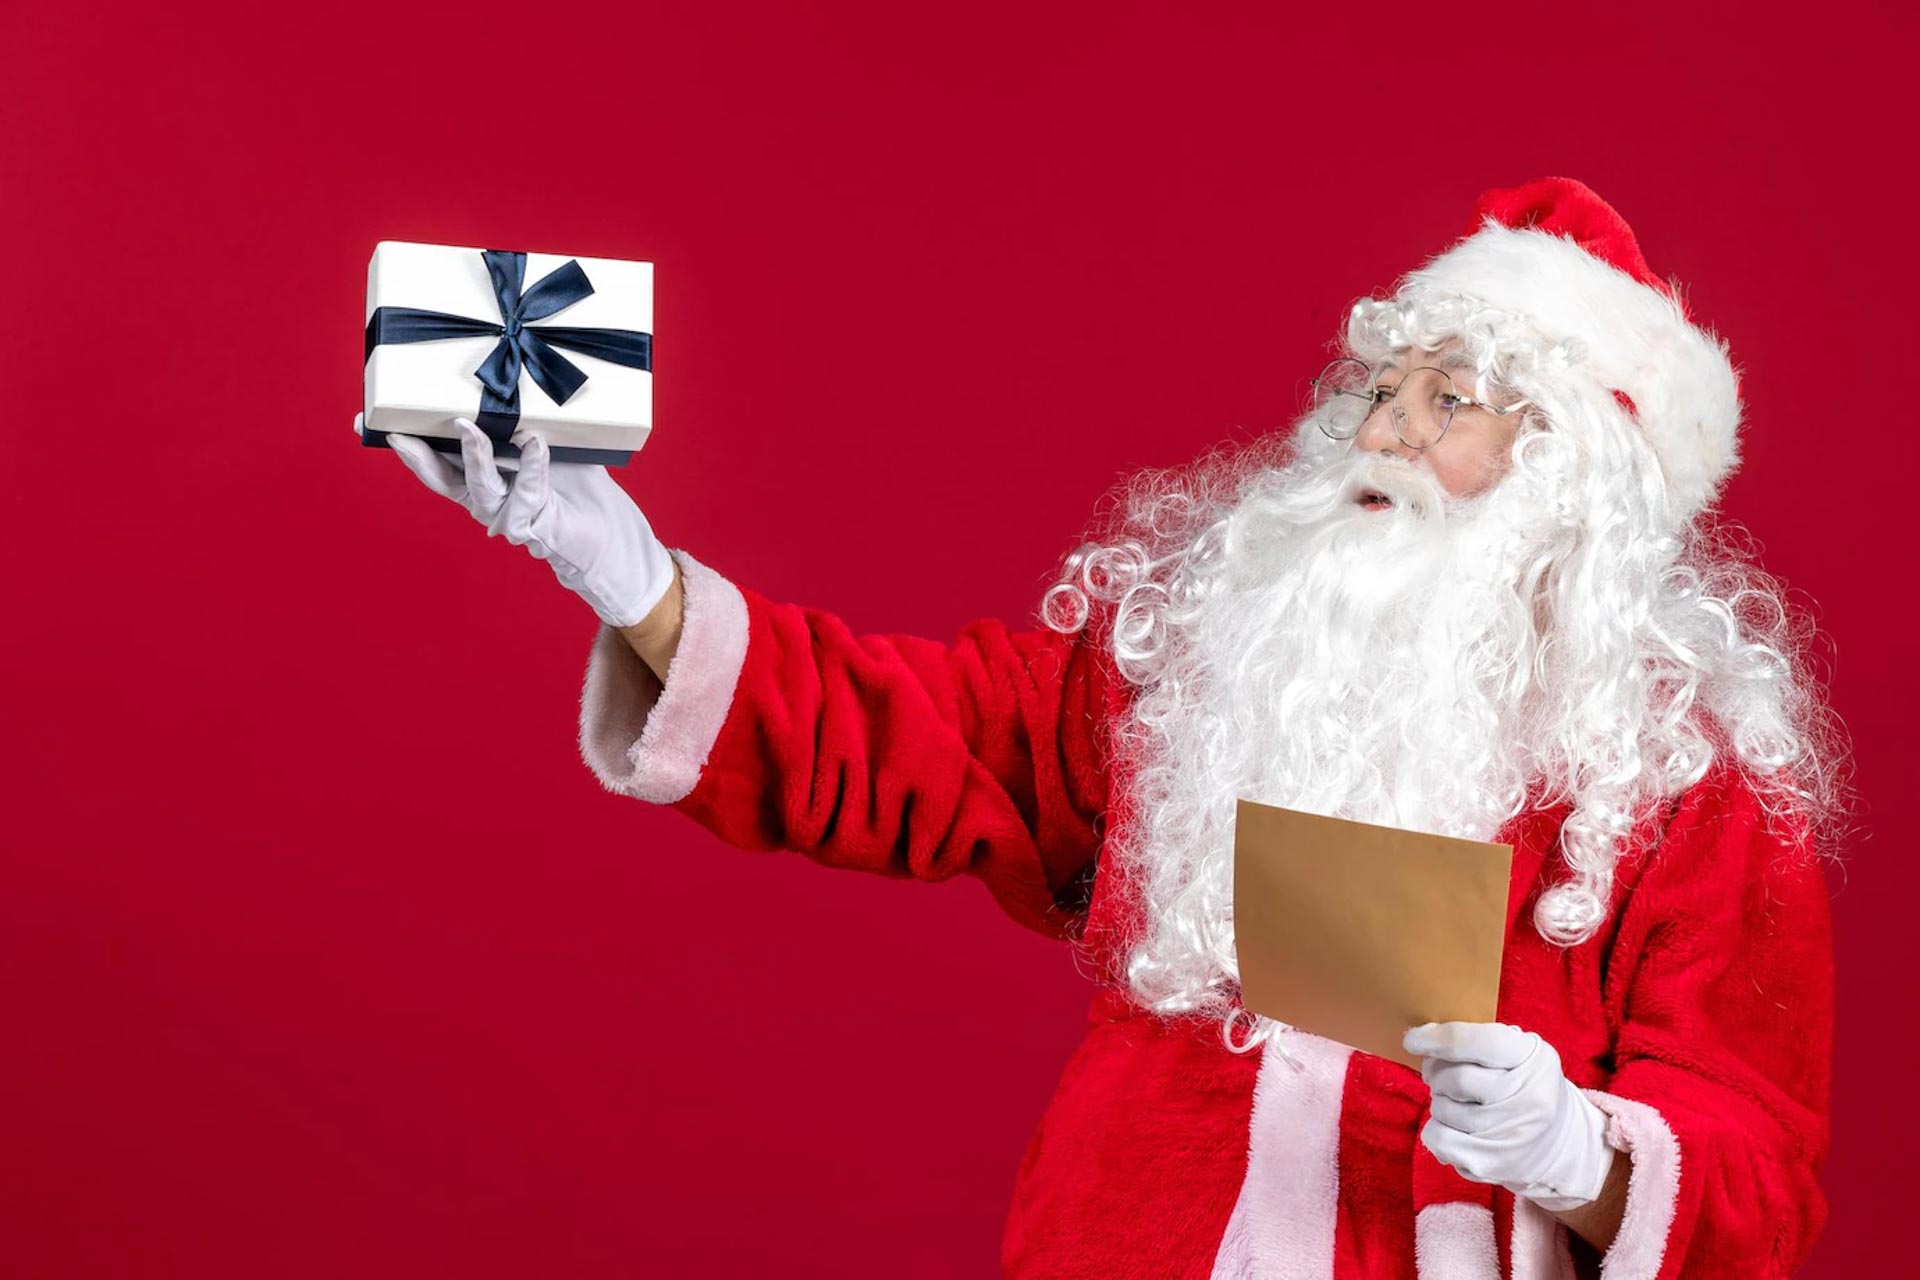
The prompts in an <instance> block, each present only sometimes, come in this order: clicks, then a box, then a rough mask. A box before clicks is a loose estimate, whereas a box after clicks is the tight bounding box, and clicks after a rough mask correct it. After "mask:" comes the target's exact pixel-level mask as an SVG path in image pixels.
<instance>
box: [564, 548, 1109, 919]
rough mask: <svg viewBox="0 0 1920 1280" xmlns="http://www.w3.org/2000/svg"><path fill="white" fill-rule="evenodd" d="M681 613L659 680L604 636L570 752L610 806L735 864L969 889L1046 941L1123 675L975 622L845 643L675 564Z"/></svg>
mask: <svg viewBox="0 0 1920 1280" xmlns="http://www.w3.org/2000/svg"><path fill="white" fill-rule="evenodd" d="M673 555H674V558H675V559H676V560H677V561H678V562H679V564H680V567H681V573H682V582H683V586H684V590H685V608H686V617H685V622H684V629H683V631H682V636H681V641H680V645H679V648H678V649H677V650H676V651H675V654H674V658H673V661H672V664H671V665H670V666H669V667H668V669H667V678H666V680H665V682H664V684H663V683H662V682H661V681H660V680H659V679H657V678H656V677H655V676H654V674H653V673H652V671H651V670H650V669H649V668H648V667H647V666H646V664H645V663H643V662H641V661H640V659H639V658H638V657H637V656H636V655H635V654H634V653H633V652H632V650H631V649H630V648H629V647H628V645H627V644H626V642H625V641H624V640H623V639H622V638H621V636H620V634H619V632H618V631H616V630H614V629H613V628H611V627H607V626H604V625H603V626H602V627H601V628H600V629H599V631H598V633H597V634H596V635H595V637H594V641H593V646H592V649H591V652H590V655H589V658H588V663H587V672H586V680H585V684H584V687H583V690H582V693H581V703H580V750H581V755H582V757H583V758H584V759H585V761H586V763H587V766H588V767H589V768H590V769H591V770H592V771H593V773H594V775H595V776H596V777H597V778H599V780H600V782H601V783H602V784H603V785H604V786H605V787H606V788H607V789H608V790H610V791H613V792H616V793H618V794H621V795H626V796H631V797H633V798H635V799H640V800H647V801H651V802H653V803H656V804H666V805H671V806H673V807H674V808H676V809H678V810H680V811H681V812H682V813H685V814H687V815H688V816H690V817H692V818H693V819H694V820H696V821H697V822H699V823H700V824H701V825H703V826H705V827H706V828H707V829H708V830H710V831H712V832H713V833H714V834H715V835H717V836H719V837H720V838H721V839H722V840H725V841H727V842H728V843H730V844H733V845H736V846H738V847H740V848H743V849H753V850H771V849H788V850H794V851H797V852H800V853H802V854H805V855H806V856H807V857H809V858H812V859H813V860H815V861H816V862H819V863H822V864H824V865H826V866H832V867H847V868H852V869H855V870H862V871H870V872H875V873H878V874H882V875H889V876H900V877H913V878H915V879H920V880H945V879H948V878H950V877H952V876H955V875H958V874H961V873H965V874H968V875H972V876H976V877H978V878H979V879H980V880H981V881H982V882H983V883H984V884H985V885H986V887H987V889H988V890H989V891H990V892H991V893H992V894H993V896H994V898H995V900H996V901H997V902H998V903H999V904H1000V905H1001V907H1002V908H1004V909H1005V910H1006V911H1007V913H1008V914H1009V915H1011V916H1012V917H1013V918H1014V919H1015V920H1017V921H1019V922H1020V923H1022V924H1025V925H1027V926H1029V927H1030V928H1033V929H1036V930H1039V931H1040V932H1042V933H1046V934H1048V935H1049V936H1053V937H1068V936H1072V934H1073V932H1074V928H1075V924H1076V920H1077V919H1078V918H1079V917H1080V915H1081V913H1083V912H1084V910H1085V907H1086V897H1087V893H1088V889H1089V885H1090V882H1091V876H1092V869H1093V864H1094V856H1095V852H1096V850H1097V847H1098V843H1099V835H1100V830H1101V826H1102V818H1103V814H1104V812H1105V809H1106V804H1107V774H1106V769H1105V766H1104V763H1103V758H1102V751H1101V739H1100V733H1101V730H1102V727H1103V725H1104V723H1105V718H1106V716H1107V715H1109V714H1110V713H1111V711H1112V710H1113V709H1114V708H1115V706H1116V705H1117V703H1116V701H1115V700H1116V699H1117V698H1118V697H1119V696H1120V686H1121V683H1122V682H1121V681H1120V680H1118V679H1117V677H1115V676H1114V674H1113V671H1112V667H1111V664H1110V662H1109V660H1108V659H1106V658H1105V656H1104V655H1103V654H1102V653H1101V652H1100V651H1098V650H1097V649H1095V648H1094V647H1092V646H1090V645H1088V644H1085V643H1081V642H1078V641H1075V640H1073V639H1071V638H1069V637H1066V636H1061V635H1057V634H1055V633H1053V632H1051V631H1045V630H1038V631H1033V632H1020V633H1016V632H1012V631H1010V630H1009V629H1008V628H1007V627H1006V626H1004V625H1003V624H1001V623H999V622H995V621H991V620H983V621H980V622H975V623H972V624H970V625H968V626H967V627H965V628H964V629H962V630H961V632H960V633H959V636H958V638H957V640H956V641H955V642H953V643H951V644H946V643H941V642H939V641H934V640H925V639H918V638H915V637H911V636H900V635H869V636H855V635H853V634H852V633H851V632H850V631H849V630H848V628H847V626H846V624H845V623H843V622H842V621H841V620H840V619H838V618H836V617H834V616H833V615H832V614H830V613H826V612H823V611H821V610H818V609H809V608H803V607H800V606H797V605H792V604H777V603H774V602H772V601H770V600H768V599H767V598H765V597H764V596H762V595H760V594H758V593H756V592H754V591H752V590H749V589H744V588H740V587H737V586H736V585H735V584H733V583H732V582H730V581H728V580H727V579H726V578H724V577H722V576H721V575H720V574H718V573H716V572H715V571H714V570H712V569H710V568H708V567H706V566H705V565H703V564H701V563H700V562H699V561H697V560H695V559H694V558H693V557H692V556H690V555H687V554H686V553H685V552H684V551H678V550H676V551H674V552H673Z"/></svg>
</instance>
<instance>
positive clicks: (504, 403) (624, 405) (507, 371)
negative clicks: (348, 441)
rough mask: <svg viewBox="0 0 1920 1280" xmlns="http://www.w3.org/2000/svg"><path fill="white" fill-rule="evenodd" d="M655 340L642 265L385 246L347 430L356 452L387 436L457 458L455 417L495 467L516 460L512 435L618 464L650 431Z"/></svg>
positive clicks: (371, 273) (372, 274)
mask: <svg viewBox="0 0 1920 1280" xmlns="http://www.w3.org/2000/svg"><path fill="white" fill-rule="evenodd" d="M490 257H491V258H492V263H491V267H492V269H491V270H490V269H489V268H490V263H489V258H490ZM521 264H524V269H523V271H522V272H521V274H520V279H519V281H518V286H519V287H518V288H517V289H516V288H515V287H514V281H513V276H514V268H515V267H516V266H519V265H521ZM503 304H505V305H504V306H503ZM522 304H524V305H525V307H526V314H525V316H524V317H523V316H521V315H520V314H517V313H518V312H519V310H520V307H521V305H522ZM556 304H558V305H557V306H556ZM503 310H507V311H513V312H515V313H516V314H514V315H511V316H504V315H503ZM583 330H584V331H593V332H589V333H583V332H582V331H583ZM543 334H545V336H542V335H543ZM652 338H653V264H652V263H650V262H627V261H623V260H621V259H619V258H570V257H566V256H562V255H559V254H551V253H526V254H515V253H510V252H509V253H492V254H490V253H489V252H487V251H483V250H480V249H470V248H462V247H459V246H457V245H443V244H413V243H410V242H407V241H402V240H383V241H381V242H380V243H379V244H377V245H375V246H374V250H373V260H372V262H370V263H369V264H368V266H367V352H366V385H365V404H364V406H363V409H362V414H361V418H360V420H358V421H356V422H355V423H354V429H355V430H356V431H358V432H359V433H360V440H361V443H362V444H365V445H371V446H385V444H386V433H388V432H390V431H391V432H398V433H400V434H403V435H411V436H418V437H420V438H422V439H424V440H426V441H427V443H429V444H430V445H432V446H433V447H434V448H435V449H439V450H442V451H444V452H449V453H458V452H459V451H460V437H459V433H458V431H456V430H455V428H454V425H453V420H454V419H455V418H467V419H470V420H472V421H474V422H477V423H479V425H480V427H481V429H482V430H484V431H486V433H487V435H488V436H489V437H491V438H492V440H493V448H494V452H495V454H496V455H499V456H502V457H508V458H513V457H517V456H518V455H519V452H520V449H519V446H517V445H515V444H513V443H511V442H510V441H509V439H508V437H509V436H511V435H512V434H513V433H514V432H515V431H519V430H526V431H532V432H537V433H538V434H539V435H540V436H542V437H543V438H544V439H545V440H546V442H547V444H548V445H549V446H550V447H551V449H552V453H553V457H554V458H555V459H556V460H558V461H567V462H598V463H602V464H604V465H610V466H620V465H624V464H625V463H626V462H627V461H629V460H630V459H631V458H632V456H633V454H634V452H635V451H636V450H638V449H639V448H640V447H641V446H642V445H643V444H644V443H645V442H646V439H647V436H648V434H649V433H650V432H651V430H652V428H653V370H652ZM582 346H584V347H586V348H588V349H587V350H582V349H580V348H581V347H582ZM596 349H597V350H596ZM556 361H557V363H556ZM489 365H490V366H491V369H492V373H491V375H490V377H491V381H492V382H493V383H494V384H495V387H494V390H492V391H489V388H488V379H487V378H483V376H482V370H483V367H488V366H489ZM636 365H641V366H644V367H634V366H636ZM516 371H517V375H518V376H517V378H516V377H514V376H513V375H514V373H515V372H516ZM503 391H505V392H506V393H508V394H505V395H504V398H503V394H502V392H503Z"/></svg>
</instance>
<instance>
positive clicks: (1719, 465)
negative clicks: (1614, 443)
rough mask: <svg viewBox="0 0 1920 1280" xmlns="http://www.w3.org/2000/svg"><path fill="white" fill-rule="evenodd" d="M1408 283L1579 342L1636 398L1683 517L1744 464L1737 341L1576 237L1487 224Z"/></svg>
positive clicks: (1610, 380)
mask: <svg viewBox="0 0 1920 1280" xmlns="http://www.w3.org/2000/svg"><path fill="white" fill-rule="evenodd" d="M1407 280H1408V282H1409V283H1413V282H1418V283H1420V284H1423V285H1425V286H1426V287H1428V288H1430V289H1432V290H1435V291H1437V292H1440V293H1443V294H1460V295H1465V296H1467V297H1471V298H1475V299H1478V300H1479V301H1481V302H1483V303H1485V304H1486V305H1488V306H1491V307H1495V308H1497V309H1499V310H1501V311H1506V312H1510V313H1513V314H1517V315H1521V316H1525V317H1526V318H1527V319H1528V320H1529V321H1530V322H1531V324H1532V325H1533V327H1534V328H1535V329H1536V330H1537V331H1538V332H1539V333H1540V335H1541V336H1542V337H1543V338H1545V339H1547V340H1548V341H1550V342H1559V341H1563V340H1565V339H1568V338H1577V339H1578V340H1579V341H1580V342H1581V343H1582V344H1583V345H1584V346H1585V348H1586V358H1585V361H1584V367H1585V368H1586V369H1587V371H1588V372H1590V373H1591V374H1592V375H1593V377H1594V378H1595V379H1597V380H1598V381H1599V382H1600V383H1601V384H1602V385H1603V386H1604V387H1605V389H1606V390H1608V391H1613V392H1617V393H1619V394H1621V395H1624V396H1625V397H1626V398H1627V400H1628V401H1630V402H1631V413H1632V415H1633V416H1634V417H1635V418H1636V419H1637V420H1638V422H1639V425H1640V428H1641V430H1642V431H1644V432H1645V433H1646V438H1647V440H1648V442H1649V443H1650V444H1651V445H1652V447H1653V452H1654V454H1655V456H1656V457H1657V458H1658V459H1659V462H1660V467H1661V471H1662V473H1663V475H1664V478H1665V480H1666V484H1667V490H1668V494H1669V497H1670V498H1671V500H1672V503H1673V507H1674V509H1675V513H1676V515H1677V516H1678V517H1679V519H1680V520H1681V521H1683V522H1684V521H1686V520H1690V519H1692V518H1693V516H1694V515H1696V514H1697V513H1698V512H1700V511H1701V510H1702V509H1703V508H1705V507H1707V506H1708V505H1710V504H1711V503H1712V502H1713V501H1714V499H1715V498H1716V497H1717V496H1718V494H1719V490H1720V485H1721V483H1722V482H1723V481H1724V480H1725V479H1726V478H1727V476H1728V475H1729V474H1731V473H1732V471H1733V470H1734V468H1735V467H1737V466H1738V465H1739V462H1740V455H1739V429H1740V419H1741V404H1740V384H1739V377H1738V375H1737V373H1736V372H1735V370H1734V367H1733V364H1732V361H1731V360H1730V359H1729V358H1728V355H1727V347H1726V344H1725V343H1723V342H1721V341H1720V340H1719V339H1718V338H1717V337H1716V336H1715V335H1714V334H1713V333H1712V332H1710V331H1708V330H1703V329H1701V328H1699V327H1698V326H1696V325H1694V324H1693V323H1692V322H1691V321H1689V320H1688V319H1687V316H1686V313H1685V311H1684V310H1683V309H1682V307H1681V304H1680V303H1679V302H1678V301H1677V299H1676V298H1675V297H1669V296H1667V295H1666V294H1664V293H1662V292H1661V291H1660V290H1658V289H1655V288H1652V287H1650V286H1648V285H1646V284H1643V283H1642V282H1641V281H1639V280H1636V279H1634V278H1633V277H1632V276H1631V275H1629V274H1627V273H1626V272H1625V271H1622V270H1620V269H1619V268H1618V267H1615V266H1613V265H1612V264H1611V263H1609V262H1606V261H1604V260H1602V259H1601V258H1598V257H1596V256H1594V255H1593V254H1591V253H1589V252H1587V250H1585V249H1584V248H1582V247H1581V246H1580V245H1579V244H1578V243H1577V242H1575V241H1574V240H1572V239H1569V238H1567V237H1565V236H1561V235H1555V234H1553V233H1551V232H1547V231H1542V230H1537V229H1533V228H1515V227H1508V226H1504V225H1502V224H1501V223H1500V222H1499V221H1498V220H1497V219H1495V218H1493V217H1487V218H1486V219H1485V220H1484V221H1483V222H1482V224H1481V227H1480V229H1479V230H1478V231H1475V232H1474V233H1473V234H1472V235H1469V236H1467V237H1466V238H1465V239H1463V240H1461V241H1459V242H1458V243H1456V244H1455V245H1454V246H1453V247H1451V248H1449V249H1447V250H1445V251H1443V252H1441V253H1440V254H1439V255H1437V256H1436V257H1435V258H1433V259H1432V260H1431V261H1430V262H1428V263H1427V264H1426V265H1425V266H1423V267H1420V268H1419V269H1418V270H1416V271H1414V272H1412V273H1410V274H1409V275H1408V277H1407Z"/></svg>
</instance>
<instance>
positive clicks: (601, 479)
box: [355, 418, 673, 627]
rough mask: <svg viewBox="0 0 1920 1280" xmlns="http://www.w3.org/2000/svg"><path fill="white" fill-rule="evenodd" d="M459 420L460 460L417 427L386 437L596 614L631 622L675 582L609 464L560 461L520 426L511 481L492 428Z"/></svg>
mask: <svg viewBox="0 0 1920 1280" xmlns="http://www.w3.org/2000/svg"><path fill="white" fill-rule="evenodd" d="M358 425H359V424H358V423H357V422H356V423H355V426H356V427H357V426H358ZM453 425H454V426H455V428H457V429H458V430H459V432H460V459H461V464H462V465H461V466H459V467H456V466H454V464H453V461H452V460H451V459H450V458H447V457H446V456H445V455H443V454H441V453H440V452H439V451H438V450H436V449H434V448H433V447H432V446H430V445H428V444H426V443H425V442H424V441H421V440H418V439H415V438H414V437H413V436H403V435H389V436H388V437H387V442H388V443H389V444H391V445H392V446H393V451H394V452H395V453H396V454H398V455H399V456H400V461H402V462H404V463H406V464H407V469H408V470H410V471H412V472H413V474H414V475H416V476H418V477H419V478H420V482H421V483H422V484H424V485H426V486H427V488H429V489H431V490H433V491H434V492H435V493H437V494H439V495H440V496H441V497H443V498H451V499H453V500H454V501H455V502H457V503H459V504H460V505H461V506H463V507H465V508H466V509H467V511H468V512H469V513H470V514H471V515H472V516H473V518H474V519H475V520H478V521H479V522H480V523H481V524H483V525H485V526H486V527H487V536H488V537H490V538H491V537H494V536H495V535H499V536H502V537H505V538H506V540H507V541H508V542H511V543H513V544H514V545H515V546H523V547H525V548H526V549H527V551H528V552H529V553H531V554H532V555H533V556H535V557H536V558H538V559H541V560H545V561H546V562H547V563H548V564H549V565H551V566H552V567H553V572H554V576H556V577H558V578H559V579H560V581H561V583H562V584H564V585H565V586H566V587H567V589H568V590H570V591H573V592H574V593H576V594H577V595H579V596H580V598H581V599H583V600H585V601H586V602H587V603H588V604H589V605H591V606H593V611H594V613H595V614H597V615H599V618H600V621H602V622H604V623H606V624H607V625H608V626H610V627H630V626H632V625H633V624H634V623H636V622H638V621H640V620H641V619H642V618H644V617H646V616H647V614H649V613H651V612H652V611H653V606H654V605H656V604H658V603H659V602H660V598H661V597H662V596H664V595H665V594H666V593H667V588H668V587H670V586H672V585H673V561H672V560H671V559H670V558H669V557H668V555H667V549H666V547H665V546H663V545H662V544H661V542H660V540H659V539H658V538H656V537H654V536H653V527H652V526H651V525H649V524H648V523H647V518H646V516H644V515H642V514H641V513H640V508H639V507H637V506H635V505H634V503H633V499H632V498H630V497H628V496H627V491H626V490H625V489H622V488H621V487H620V485H619V482H617V481H616V480H615V479H614V478H613V477H612V476H611V475H609V474H607V469H606V468H605V467H603V466H599V465H598V464H595V463H586V462H554V461H553V460H552V459H551V457H550V456H549V453H548V449H547V442H546V441H545V440H543V439H541V438H540V437H539V436H538V435H531V434H527V433H521V434H517V435H515V436H514V443H515V444H517V445H519V446H520V470H519V472H518V473H516V474H515V476H514V478H513V480H512V482H511V483H509V482H508V481H507V480H505V479H503V478H502V477H501V475H500V472H499V470H498V469H497V468H496V465H495V463H494V458H493V442H492V441H491V440H489V439H488V438H487V434H486V432H484V431H482V430H480V428H479V427H477V426H475V425H474V424H473V423H472V422H470V421H468V420H467V419H465V418H456V419H454V424H453Z"/></svg>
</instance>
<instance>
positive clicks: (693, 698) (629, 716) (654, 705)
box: [580, 550, 747, 804]
mask: <svg viewBox="0 0 1920 1280" xmlns="http://www.w3.org/2000/svg"><path fill="white" fill-rule="evenodd" d="M672 555H673V558H674V559H675V560H676V561H677V562H678V563H679V565H680V575H681V587H682V590H683V592H684V600H685V609H686V617H685V621H684V624H683V628H682V630H681V634H680V645H679V647H678V648H677V649H675V650H674V655H673V661H672V663H670V664H669V665H668V667H667V679H666V683H665V687H664V688H663V687H662V684H661V681H660V680H659V678H658V677H656V676H655V675H654V674H653V672H652V670H651V669H649V668H648V666H647V664H646V663H644V662H642V661H641V660H640V657H639V655H638V654H636V653H634V652H633V649H632V647H631V646H629V645H628V644H627V642H626V640H625V639H624V638H622V636H621V635H620V633H619V632H618V631H616V630H615V629H614V628H612V627H609V626H606V625H605V624H602V625H601V627H600V630H599V632H598V633H597V634H596V635H595V636H594V638H593V648H592V650H591V652H590V653H589V655H588V658H587V674H586V683H585V686H584V687H583V688H582V690H581V694H580V755H581V757H582V758H583V759H584V760H585V761H586V762H587V767H588V768H590V769H592V770H593V774H594V776H595V777H596V778H598V779H600V783H601V785H602V786H604V787H606V788H607V790H609V791H612V792H615V793H616V794H619V795H625V796H632V797H633V798H634V799H636V800H646V801H650V802H652V803H654V804H672V803H674V802H675V801H677V800H680V799H683V798H685V796H686V795H687V794H688V793H689V792H691V791H692V790H693V787H694V784H695V783H696V782H698V781H699V780H700V770H701V769H702V768H703V767H704V766H705V765H706V763H707V755H708V753H709V752H711V751H712V750H713V744H714V741H715V740H716V739H717V738H718V737H719V736H720V726H721V725H722V724H724V723H725V722H726V718H727V710H728V708H729V707H730V706H731V705H732V703H733V690H734V685H735V684H736V682H737V681H738V680H739V678H740V668H741V667H742V665H744V663H745V662H746V656H747V606H746V601H745V600H744V599H742V598H741V595H740V590H739V588H737V587H735V586H734V585H733V583H731V582H729V581H727V580H726V579H725V578H723V577H721V576H720V575H719V574H717V573H715V572H714V571H713V570H712V569H709V568H707V567H706V566H705V565H703V564H701V563H700V562H699V561H698V560H695V559H694V558H693V557H692V556H690V555H688V554H687V553H686V552H684V551H679V550H675V551H674V552H673V553H672Z"/></svg>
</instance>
